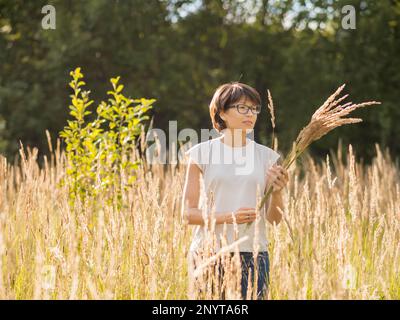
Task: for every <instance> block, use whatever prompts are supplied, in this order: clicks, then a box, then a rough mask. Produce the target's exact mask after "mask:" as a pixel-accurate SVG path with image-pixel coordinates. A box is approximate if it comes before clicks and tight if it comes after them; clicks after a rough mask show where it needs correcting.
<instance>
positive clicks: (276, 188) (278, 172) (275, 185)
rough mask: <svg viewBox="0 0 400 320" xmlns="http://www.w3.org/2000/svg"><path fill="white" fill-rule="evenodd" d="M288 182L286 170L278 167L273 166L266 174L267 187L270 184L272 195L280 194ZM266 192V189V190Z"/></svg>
mask: <svg viewBox="0 0 400 320" xmlns="http://www.w3.org/2000/svg"><path fill="white" fill-rule="evenodd" d="M288 182H289V174H288V172H287V170H286V169H285V168H284V167H282V166H279V165H273V166H272V167H271V168H269V169H268V172H267V183H268V186H270V185H271V184H272V193H275V192H280V191H282V190H283V188H285V187H286V185H287V183H288ZM267 190H268V188H267Z"/></svg>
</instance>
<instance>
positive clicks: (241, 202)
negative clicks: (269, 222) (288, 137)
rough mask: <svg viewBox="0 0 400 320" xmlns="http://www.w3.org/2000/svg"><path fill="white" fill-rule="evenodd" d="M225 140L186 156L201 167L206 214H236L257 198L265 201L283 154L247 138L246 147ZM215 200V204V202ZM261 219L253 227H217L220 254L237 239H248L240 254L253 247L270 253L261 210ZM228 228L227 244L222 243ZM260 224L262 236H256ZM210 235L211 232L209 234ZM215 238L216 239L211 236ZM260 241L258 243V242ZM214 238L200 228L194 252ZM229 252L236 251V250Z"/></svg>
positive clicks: (199, 146)
mask: <svg viewBox="0 0 400 320" xmlns="http://www.w3.org/2000/svg"><path fill="white" fill-rule="evenodd" d="M221 138H222V137H218V138H216V139H212V140H208V141H205V142H201V143H199V144H196V145H195V146H193V147H191V148H190V149H189V150H187V151H186V153H185V154H186V155H188V156H189V158H190V159H191V160H192V161H193V162H194V163H195V164H197V165H198V166H199V168H200V170H201V172H202V175H201V186H200V201H199V208H200V209H202V210H203V214H206V213H207V214H208V215H210V214H211V210H212V207H214V211H215V214H216V215H217V214H218V213H221V212H232V211H235V210H237V209H239V208H241V207H249V208H255V207H256V205H257V195H258V196H259V197H260V198H261V196H262V195H263V193H264V191H265V187H266V182H267V181H266V173H267V170H268V169H269V168H270V167H271V166H272V165H273V164H274V163H275V162H276V161H277V160H278V158H279V157H280V155H279V154H278V153H277V152H275V151H274V150H273V149H271V148H268V147H266V146H264V145H261V144H259V143H256V142H255V141H253V140H251V139H249V138H247V141H246V142H247V143H246V145H245V146H243V147H231V146H228V145H227V144H225V143H223V142H222V141H221ZM212 199H214V201H213V200H212ZM259 213H260V217H259V218H258V219H257V220H256V221H257V222H256V221H253V222H252V223H251V224H250V225H249V226H248V224H247V223H244V224H237V225H236V226H237V230H236V231H235V225H234V224H216V225H215V232H214V234H215V236H216V243H214V244H213V246H214V248H215V250H216V251H218V250H219V249H220V248H221V247H222V246H224V245H229V244H231V243H233V242H234V241H235V240H238V239H240V238H242V237H243V236H248V239H247V240H246V241H244V242H242V243H240V244H239V251H240V252H252V251H253V244H255V245H256V248H257V249H258V250H257V251H266V250H267V245H268V242H267V237H266V230H265V228H266V219H265V210H264V209H262V210H260V211H259ZM224 225H225V226H226V234H225V237H226V240H227V242H226V243H223V242H221V241H222V240H221V239H222V238H223V235H224ZM256 225H257V229H258V233H257V236H256V232H255V231H256ZM208 232H209V231H208ZM211 237H212V236H211ZM255 238H257V241H255ZM205 239H210V233H208V234H207V232H206V231H205V226H200V225H198V226H196V229H195V230H194V234H193V239H192V243H191V246H190V251H198V250H199V249H201V247H202V245H204V240H205ZM229 251H231V252H234V251H235V248H231V249H230V250H229Z"/></svg>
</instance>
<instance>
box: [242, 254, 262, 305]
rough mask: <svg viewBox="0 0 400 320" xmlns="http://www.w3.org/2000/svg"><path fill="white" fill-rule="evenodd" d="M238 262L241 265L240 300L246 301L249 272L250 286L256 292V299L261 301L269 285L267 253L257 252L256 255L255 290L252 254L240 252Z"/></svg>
mask: <svg viewBox="0 0 400 320" xmlns="http://www.w3.org/2000/svg"><path fill="white" fill-rule="evenodd" d="M240 261H241V265H242V283H241V287H242V299H246V295H247V287H248V280H249V274H250V271H251V280H250V282H251V285H252V287H253V288H254V289H253V290H257V299H258V300H261V299H263V298H265V297H264V295H265V294H266V291H267V288H268V285H269V256H268V251H262V252H259V253H258V255H257V274H258V279H257V288H255V285H256V284H255V283H254V280H255V271H254V268H255V263H254V257H253V253H252V252H240Z"/></svg>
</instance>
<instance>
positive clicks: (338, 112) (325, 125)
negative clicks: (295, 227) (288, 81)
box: [259, 84, 380, 209]
mask: <svg viewBox="0 0 400 320" xmlns="http://www.w3.org/2000/svg"><path fill="white" fill-rule="evenodd" d="M344 87H345V84H343V85H342V86H340V87H339V88H338V89H337V90H336V92H335V93H334V94H332V95H331V96H330V97H329V98H328V99H327V100H326V101H325V102H324V104H323V105H322V106H321V107H320V108H318V110H317V111H315V112H314V114H313V115H312V117H311V121H310V123H309V124H308V125H307V126H306V127H304V128H303V129H302V130H301V131H300V133H299V135H298V136H297V139H296V141H295V142H294V143H293V147H292V150H291V151H290V153H289V154H288V155H287V156H286V158H285V159H284V160H283V163H282V167H284V168H285V169H288V168H289V167H290V165H291V164H292V163H293V162H294V161H295V160H296V159H297V158H298V157H299V156H300V155H301V154H302V153H303V152H304V150H306V149H307V147H308V146H309V145H311V143H313V142H314V141H316V140H318V139H320V138H321V137H323V136H324V135H326V134H327V133H329V132H330V131H332V130H333V129H335V128H337V127H340V126H342V125H344V124H351V123H358V122H361V121H362V119H360V118H343V117H344V116H346V115H348V114H349V113H351V112H352V111H354V110H356V109H359V108H362V107H366V106H370V105H376V104H380V102H378V101H367V102H363V103H358V104H353V103H352V102H347V103H344V104H341V103H343V101H344V100H345V99H346V98H347V97H348V94H346V95H344V96H342V97H340V98H338V96H339V94H340V93H341V92H342V90H343V88H344ZM268 101H269V103H268V109H269V110H270V113H271V121H272V126H273V129H274V128H275V116H274V113H273V110H274V108H273V102H272V96H271V94H270V92H269V91H268ZM273 141H274V140H273ZM271 192H272V186H269V188H268V190H267V192H266V193H265V195H264V196H263V198H262V199H261V201H260V204H259V209H261V208H262V207H263V205H264V203H265V201H266V200H267V199H268V196H269V195H270V194H271Z"/></svg>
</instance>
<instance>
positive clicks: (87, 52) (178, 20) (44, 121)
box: [0, 0, 400, 160]
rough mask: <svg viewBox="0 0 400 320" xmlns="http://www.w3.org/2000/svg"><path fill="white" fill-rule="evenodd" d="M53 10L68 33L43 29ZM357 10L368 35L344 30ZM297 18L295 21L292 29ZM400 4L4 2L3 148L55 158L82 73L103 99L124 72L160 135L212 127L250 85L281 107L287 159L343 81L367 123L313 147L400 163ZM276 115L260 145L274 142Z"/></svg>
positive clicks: (0, 56)
mask: <svg viewBox="0 0 400 320" xmlns="http://www.w3.org/2000/svg"><path fill="white" fill-rule="evenodd" d="M46 4H52V5H53V6H54V7H55V8H56V12H57V16H56V17H57V20H56V23H57V28H56V30H44V29H42V28H41V20H42V18H43V16H44V15H43V14H42V13H41V8H42V7H43V6H44V5H46ZM347 4H352V5H354V7H355V8H356V10H357V21H356V22H357V28H356V30H344V29H342V28H341V18H342V16H343V15H342V13H341V8H342V7H343V6H344V5H347ZM285 21H286V23H285ZM399 59H400V3H399V1H393V0H392V1H389V0H387V1H378V0H376V1H372V0H369V1H360V0H357V1H351V0H345V1H341V0H338V1H317V0H309V1H295V0H292V1H272V0H269V1H268V0H263V1H262V0H253V1H252V0H249V1H237V0H235V1H233V0H212V1H211V0H203V1H201V0H170V1H162V0H132V1H129V0H124V1H122V0H120V1H117V0H91V1H78V0H74V1H72V0H55V1H48V0H45V1H42V0H35V1H26V0H8V1H6V0H0V60H1V64H0V151H1V153H3V154H5V155H7V157H13V156H14V154H15V153H16V152H17V151H18V148H19V143H18V141H19V140H21V141H22V142H23V143H24V145H29V146H37V147H38V148H39V150H40V152H41V153H46V152H48V147H47V141H46V136H45V129H49V131H50V132H51V135H52V138H53V143H54V140H55V138H56V136H57V135H58V132H59V131H60V130H61V129H62V128H63V127H64V125H66V119H67V118H69V116H68V112H69V110H68V101H69V95H70V94H71V90H70V88H69V87H68V82H69V72H70V71H71V70H73V69H75V67H77V66H81V67H82V69H83V71H84V72H85V76H86V77H85V80H86V83H87V89H89V90H91V98H92V99H94V100H95V101H96V103H98V102H99V101H100V100H101V99H105V97H104V95H103V93H104V92H106V91H107V90H109V89H110V87H109V82H108V79H109V78H111V77H114V76H117V75H120V76H121V82H122V83H123V84H125V92H126V94H127V95H128V94H129V95H130V96H131V97H132V98H139V97H146V98H155V99H157V101H156V103H155V104H154V109H153V110H152V115H153V116H154V127H157V128H162V129H164V130H166V129H167V128H168V120H177V121H178V130H180V129H183V128H187V127H190V128H194V129H195V130H197V131H198V132H200V128H211V122H210V119H209V115H208V104H209V102H210V100H211V97H212V94H213V93H214V90H215V89H216V87H217V86H218V85H220V84H222V83H224V82H229V81H235V80H239V79H240V81H241V82H244V83H248V84H250V85H252V86H254V87H256V88H257V89H258V90H259V92H260V93H261V94H262V96H263V100H264V102H265V96H266V90H267V89H270V90H271V92H272V95H273V98H274V102H275V105H276V118H277V129H276V132H277V134H278V137H279V146H280V149H281V150H282V151H287V150H288V149H289V147H290V143H291V141H292V140H294V139H295V138H296V134H297V132H298V131H299V130H300V129H301V128H302V127H303V126H304V125H305V124H306V123H307V122H308V120H309V118H310V116H311V114H312V112H313V111H314V110H315V109H316V108H317V107H319V106H320V105H321V103H322V102H323V101H324V100H325V99H326V98H327V96H328V95H329V94H330V93H332V92H333V91H334V90H335V89H336V88H337V87H338V86H339V85H340V84H342V83H347V89H346V92H347V93H350V95H351V99H352V101H354V102H361V101H364V100H380V101H382V103H383V104H382V105H380V106H377V107H374V108H371V109H368V108H367V109H364V110H361V111H357V112H356V113H355V115H356V116H361V117H362V118H363V119H365V120H364V122H363V123H361V124H356V125H351V126H347V127H341V128H339V129H337V130H335V131H333V133H332V134H330V135H328V136H326V137H324V138H323V139H321V140H320V141H319V142H317V143H316V144H315V145H313V147H312V152H313V153H314V155H320V156H323V155H324V154H325V153H326V152H327V151H329V148H336V146H337V142H338V139H339V138H341V139H342V140H343V142H344V143H352V144H353V145H355V146H356V151H357V154H358V155H360V156H362V157H364V158H365V159H367V160H368V159H370V158H371V156H373V155H374V153H375V149H374V143H375V142H377V143H380V144H382V145H384V146H388V147H389V148H390V150H391V152H392V153H393V154H394V155H399V153H400V144H398V143H397V141H396V138H398V137H400V126H398V125H397V123H396V122H397V121H398V120H399V119H400V107H399V106H398V98H399V96H400V95H399V88H400V68H399V67H400V63H399ZM270 133H271V125H270V122H269V118H268V116H267V112H266V109H265V108H264V109H263V114H262V115H261V116H260V117H259V121H258V122H257V126H256V139H257V140H258V141H260V142H261V143H264V144H270V136H271V135H270Z"/></svg>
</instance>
